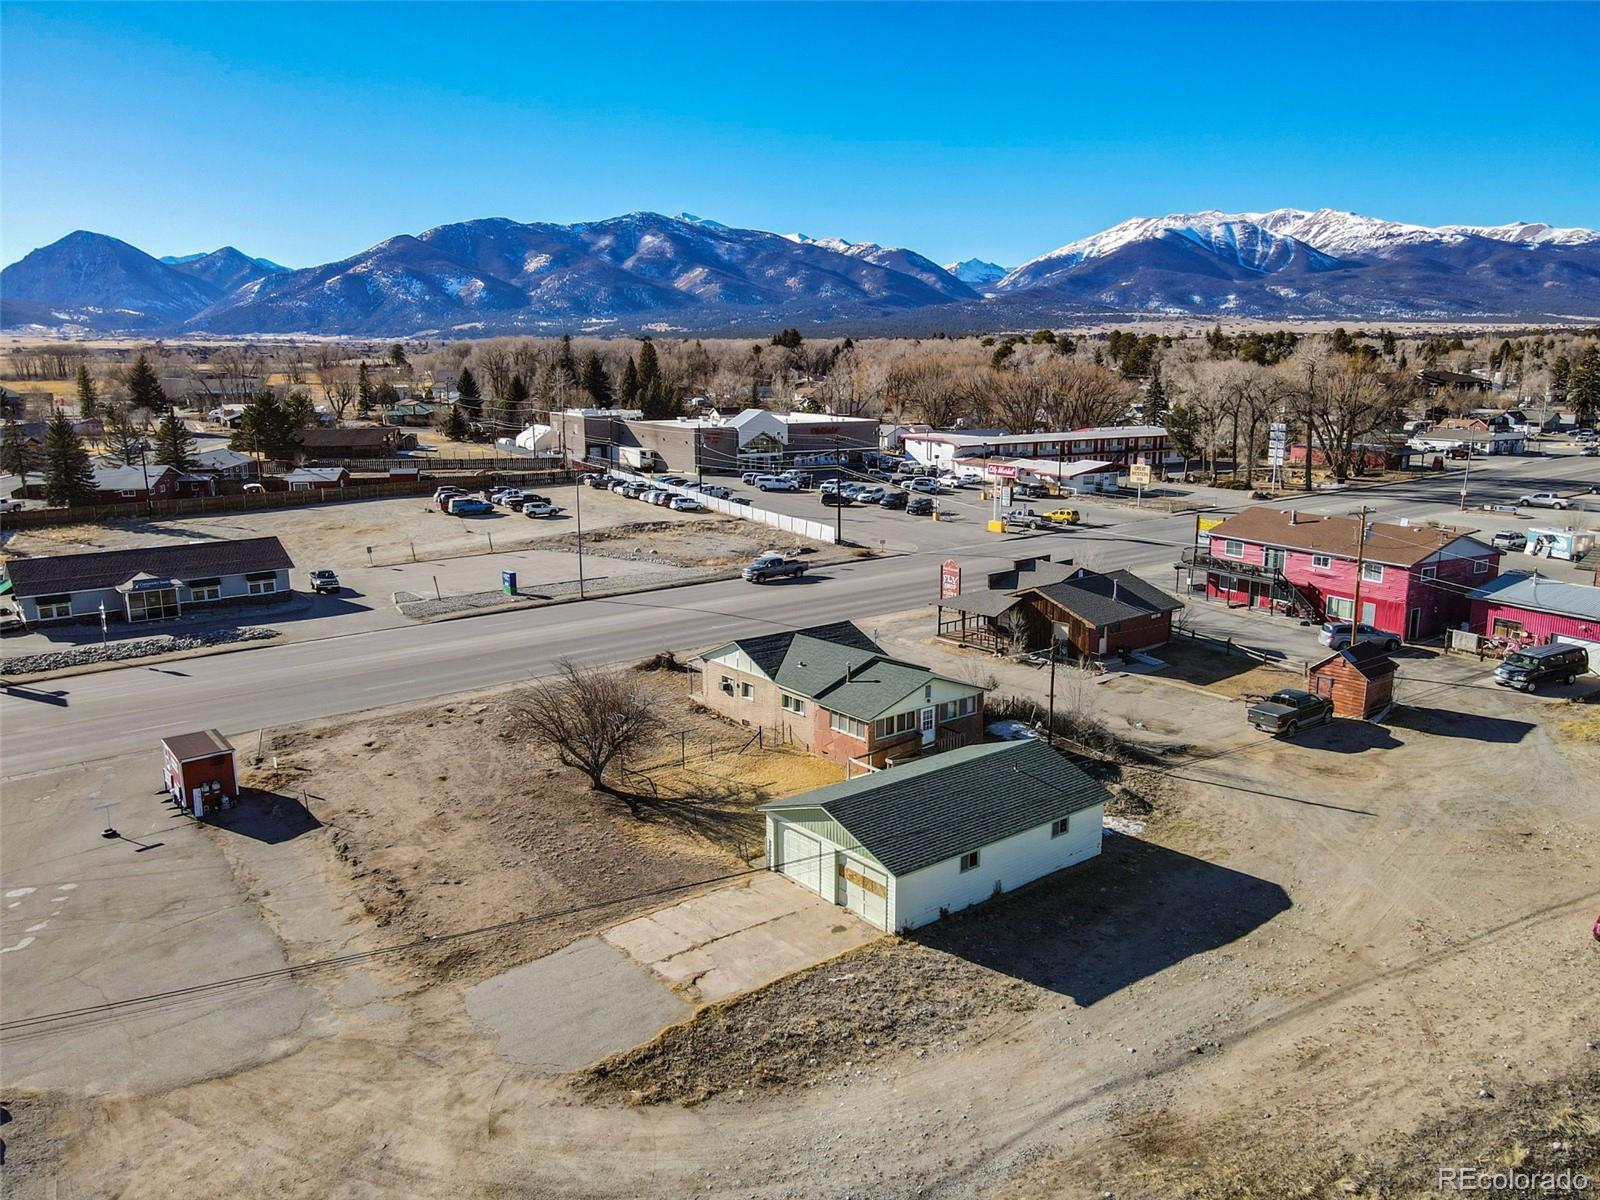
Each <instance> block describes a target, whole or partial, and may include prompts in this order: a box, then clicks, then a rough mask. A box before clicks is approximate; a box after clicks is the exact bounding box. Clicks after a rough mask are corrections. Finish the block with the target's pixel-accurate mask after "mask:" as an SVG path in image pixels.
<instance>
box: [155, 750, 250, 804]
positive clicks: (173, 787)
mask: <svg viewBox="0 0 1600 1200" xmlns="http://www.w3.org/2000/svg"><path fill="white" fill-rule="evenodd" d="M161 782H162V784H163V786H165V788H166V790H167V791H168V792H169V793H170V794H171V796H172V798H173V799H174V800H176V801H177V802H178V806H179V807H180V808H182V809H183V810H184V811H186V812H188V813H190V814H191V815H193V816H195V817H204V816H206V815H207V814H208V813H211V812H213V811H215V810H216V809H218V808H232V807H233V805H234V802H235V801H236V800H238V798H239V779H238V773H237V771H236V770H235V769H234V757H233V744H232V743H231V742H229V741H228V739H227V738H225V737H223V736H222V735H221V734H220V733H218V732H217V731H216V730H215V729H203V730H201V731H200V732H198V733H177V734H172V735H171V736H169V737H164V738H162V739H161Z"/></svg>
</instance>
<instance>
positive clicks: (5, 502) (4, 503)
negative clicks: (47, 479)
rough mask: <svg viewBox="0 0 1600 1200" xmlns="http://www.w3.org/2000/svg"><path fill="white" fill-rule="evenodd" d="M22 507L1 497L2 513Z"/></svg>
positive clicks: (20, 503)
mask: <svg viewBox="0 0 1600 1200" xmlns="http://www.w3.org/2000/svg"><path fill="white" fill-rule="evenodd" d="M245 486H246V487H247V488H248V487H249V485H248V484H246V485H245ZM262 490H263V491H265V490H266V489H264V488H263V489H262ZM21 507H22V501H21V500H11V499H9V498H4V497H0V513H8V512H16V511H17V510H18V509H20V508H21Z"/></svg>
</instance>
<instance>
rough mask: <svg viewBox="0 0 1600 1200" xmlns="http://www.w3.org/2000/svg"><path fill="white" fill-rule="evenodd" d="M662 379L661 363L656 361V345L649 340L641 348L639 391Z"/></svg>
mask: <svg viewBox="0 0 1600 1200" xmlns="http://www.w3.org/2000/svg"><path fill="white" fill-rule="evenodd" d="M660 378H661V363H660V362H659V361H658V360H657V359H656V344H655V343H654V342H652V341H651V340H650V339H649V338H646V339H645V340H644V344H643V345H642V346H640V347H639V391H640V392H641V393H643V391H644V389H645V388H647V387H649V386H650V385H651V384H652V383H654V382H655V381H656V380H657V379H660Z"/></svg>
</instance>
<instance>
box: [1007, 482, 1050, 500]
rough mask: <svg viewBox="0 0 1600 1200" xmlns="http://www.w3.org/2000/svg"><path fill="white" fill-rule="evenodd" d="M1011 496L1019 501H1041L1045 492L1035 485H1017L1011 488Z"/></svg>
mask: <svg viewBox="0 0 1600 1200" xmlns="http://www.w3.org/2000/svg"><path fill="white" fill-rule="evenodd" d="M1011 494H1012V495H1013V496H1016V497H1017V498H1018V499H1021V500H1042V499H1044V496H1045V490H1044V489H1043V488H1042V487H1040V486H1039V485H1038V484H1036V483H1017V484H1013V485H1012V486H1011Z"/></svg>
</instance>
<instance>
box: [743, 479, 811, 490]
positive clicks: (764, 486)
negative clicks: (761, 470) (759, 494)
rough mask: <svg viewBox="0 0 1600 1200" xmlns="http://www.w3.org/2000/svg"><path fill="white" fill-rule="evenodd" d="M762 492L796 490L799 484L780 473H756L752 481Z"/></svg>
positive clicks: (798, 488)
mask: <svg viewBox="0 0 1600 1200" xmlns="http://www.w3.org/2000/svg"><path fill="white" fill-rule="evenodd" d="M753 482H754V483H755V485H756V487H757V489H759V490H760V491H763V492H798V491H799V490H800V485H799V484H797V483H796V482H795V481H794V480H792V479H788V478H785V477H784V476H782V475H757V476H756V477H755V480H754V481H753Z"/></svg>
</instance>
